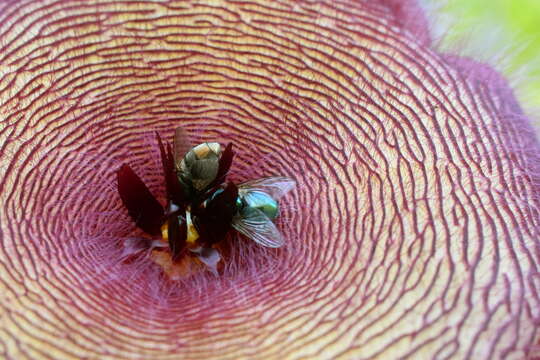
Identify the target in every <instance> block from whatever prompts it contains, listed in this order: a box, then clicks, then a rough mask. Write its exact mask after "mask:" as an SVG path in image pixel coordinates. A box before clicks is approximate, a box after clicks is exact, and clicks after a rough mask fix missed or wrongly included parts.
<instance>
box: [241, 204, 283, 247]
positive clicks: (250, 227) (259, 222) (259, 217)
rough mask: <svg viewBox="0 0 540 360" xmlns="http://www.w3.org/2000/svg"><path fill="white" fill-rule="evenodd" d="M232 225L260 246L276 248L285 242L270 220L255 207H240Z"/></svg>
mask: <svg viewBox="0 0 540 360" xmlns="http://www.w3.org/2000/svg"><path fill="white" fill-rule="evenodd" d="M232 226H233V228H234V229H236V231H238V232H240V233H241V234H244V235H245V236H247V237H248V238H250V239H252V240H253V241H255V242H256V243H258V244H260V245H262V246H266V247H270V248H278V247H281V246H283V244H284V242H285V240H284V239H283V236H282V235H281V233H280V232H279V230H278V229H277V228H276V225H274V223H273V222H272V220H270V219H269V218H268V217H267V216H266V215H265V214H264V213H263V212H262V211H261V210H259V209H256V208H252V207H245V208H244V209H242V211H241V212H240V214H239V215H238V216H236V217H235V218H234V219H233V222H232Z"/></svg>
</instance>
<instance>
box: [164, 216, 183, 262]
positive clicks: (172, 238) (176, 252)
mask: <svg viewBox="0 0 540 360" xmlns="http://www.w3.org/2000/svg"><path fill="white" fill-rule="evenodd" d="M167 231H168V238H169V239H168V240H169V247H170V251H171V255H172V260H173V261H177V260H179V259H180V258H181V257H182V256H183V255H185V251H186V237H187V226H186V221H185V219H181V220H180V219H179V213H173V214H171V215H169V217H168V218H167Z"/></svg>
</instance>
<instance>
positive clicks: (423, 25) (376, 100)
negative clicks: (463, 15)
mask: <svg viewBox="0 0 540 360" xmlns="http://www.w3.org/2000/svg"><path fill="white" fill-rule="evenodd" d="M427 24H428V22H427V21H426V18H425V16H424V14H423V13H422V12H421V10H420V8H419V6H418V5H417V3H416V2H415V1H412V0H309V1H308V0H245V1H224V0H197V1H188V0H186V1H169V0H163V1H161V0H160V1H137V0H135V1H122V2H119V1H105V0H96V1H91V2H87V1H68V0H58V1H54V0H42V1H37V0H25V1H8V0H4V1H0V49H1V51H0V72H1V76H0V110H1V120H0V174H1V175H0V260H1V261H0V314H1V316H0V329H1V330H2V333H1V336H0V345H1V355H0V357H2V358H6V359H17V360H18V359H51V358H54V359H152V360H165V359H186V360H192V359H223V360H231V359H235V360H236V359H280V360H281V359H534V358H535V357H538V356H539V355H540V341H539V336H540V335H539V333H540V245H539V244H540V241H539V239H540V171H539V164H540V157H539V148H538V140H537V137H536V135H535V134H534V131H533V129H532V127H531V125H530V121H529V119H527V117H526V116H525V115H524V113H523V111H522V110H521V107H520V105H519V104H518V102H517V101H516V100H515V98H514V95H513V92H512V90H511V89H510V88H509V86H508V84H507V82H506V80H505V79H502V78H501V77H500V76H499V75H498V74H497V73H496V72H495V71H494V70H493V69H492V68H491V67H489V66H487V65H484V64H479V63H478V62H475V61H474V60H471V59H468V58H464V57H461V56H459V54H445V53H440V52H439V51H438V50H437V49H436V46H435V45H434V44H433V42H432V36H431V34H430V31H429V28H428V26H427ZM472 36H483V34H473V35H472ZM179 126H181V127H183V128H184V129H185V131H186V133H187V134H188V135H189V137H190V139H191V140H192V141H193V143H200V142H202V141H207V140H208V139H212V140H211V141H216V142H219V143H221V144H227V143H229V142H234V162H233V163H232V165H231V169H230V171H229V173H228V175H227V180H228V181H231V182H233V183H236V184H239V183H241V182H242V181H243V180H249V179H257V178H260V177H262V176H271V175H280V176H289V177H292V178H294V179H295V180H297V182H298V186H297V188H296V190H295V191H294V193H291V194H289V195H287V196H285V197H284V198H283V199H282V200H280V205H283V206H281V208H280V217H279V218H278V221H277V222H276V226H277V227H278V228H279V230H280V232H281V233H282V234H283V236H284V237H285V240H286V241H285V243H286V245H285V247H284V248H281V249H279V250H277V251H274V250H273V249H267V248H264V247H261V246H258V245H257V244H255V243H253V242H249V241H242V239H238V240H239V241H231V242H230V244H231V246H228V247H226V248H225V249H224V250H223V252H222V255H223V258H227V260H228V261H227V262H222V264H223V268H222V269H221V268H220V269H219V276H215V275H214V274H212V273H211V272H209V271H198V272H197V271H192V270H193V269H191V268H190V267H189V266H187V265H186V264H184V263H182V262H181V261H178V262H172V261H171V259H170V256H169V257H168V258H167V257H161V258H160V260H162V264H163V266H169V268H173V270H174V267H180V265H182V264H184V265H186V266H185V268H182V271H183V272H181V271H178V273H185V274H193V275H192V276H189V277H187V276H184V277H181V280H179V281H170V279H169V278H167V277H166V276H163V271H162V268H161V267H160V266H158V265H156V263H155V261H154V260H155V257H157V256H160V255H163V254H164V253H166V251H162V250H163V249H159V250H158V249H156V251H152V255H151V256H150V258H149V257H148V256H133V257H132V259H131V260H130V261H129V262H128V263H125V262H122V257H123V254H124V251H125V250H126V249H127V250H140V253H141V254H143V253H144V254H146V252H145V250H144V247H145V246H146V243H145V241H140V239H139V236H140V235H141V234H140V233H137V231H135V230H136V227H135V226H134V224H133V221H132V220H131V219H130V217H127V216H126V210H125V209H124V205H123V202H122V199H121V198H120V197H119V196H118V192H117V174H116V172H117V170H118V169H119V168H120V167H121V166H122V164H129V166H131V167H132V168H133V169H136V170H137V174H138V176H139V177H140V179H142V180H143V181H144V183H145V184H146V185H147V187H148V190H149V191H151V193H152V194H154V195H155V197H156V198H157V200H159V201H160V202H161V203H162V204H165V203H166V201H167V198H168V197H169V198H170V197H171V195H170V194H171V193H173V191H172V190H169V191H166V189H165V186H164V185H163V184H164V179H163V173H164V167H163V164H162V160H161V158H160V151H155V147H153V146H152V145H153V144H154V143H155V131H158V132H159V133H160V134H163V135H164V134H172V133H174V130H175V129H176V128H177V127H179ZM167 136H170V135H167ZM163 148H164V153H165V154H167V158H168V159H170V158H171V157H172V155H171V152H172V150H171V151H169V147H168V146H167V145H165V144H163ZM175 151H178V152H182V151H183V149H181V150H175ZM168 164H169V163H168ZM166 167H170V164H169V165H167V164H166ZM124 172H125V174H127V178H128V179H131V178H134V176H132V175H131V172H130V171H129V170H125V171H124ZM137 181H138V180H137ZM128 183H131V180H130V181H128ZM141 188H142V187H141ZM167 194H169V195H167ZM149 198H150V197H149ZM148 201H149V202H150V203H154V201H152V200H148ZM129 202H131V200H129ZM134 203H135V204H137V203H139V201H134ZM225 203H226V202H225ZM153 206H154V207H156V209H157V205H156V204H155V203H154V205H153ZM137 211H141V210H137ZM144 211H146V210H144ZM131 212H132V213H133V214H136V212H135V207H133V210H132V211H131ZM136 218H138V216H135V219H136ZM156 218H157V217H156ZM135 221H136V220H135ZM156 224H157V220H156V221H152V222H151V224H149V225H148V230H149V231H150V232H152V233H154V232H156V231H157V230H156ZM179 225H180V223H179ZM180 232H182V231H180ZM178 244H179V245H180V246H179V249H182V241H181V240H180V242H179V243H178ZM154 245H156V246H161V245H162V244H154V243H152V245H151V246H154ZM233 245H234V246H233ZM175 252H176V250H175ZM205 252H210V253H209V254H203V256H202V257H201V258H202V259H203V260H204V261H206V262H207V263H210V264H215V263H216V261H217V260H218V259H219V258H218V256H216V253H212V252H211V250H205ZM180 253H181V251H180ZM167 255H168V254H167ZM196 260H197V259H195V261H196ZM204 261H201V262H204ZM188 265H190V266H191V263H188ZM199 265H200V266H201V267H202V266H204V265H203V264H199ZM193 266H194V267H195V268H196V267H197V266H198V265H197V264H196V263H195V265H193ZM195 270H196V269H195ZM171 271H172V270H171Z"/></svg>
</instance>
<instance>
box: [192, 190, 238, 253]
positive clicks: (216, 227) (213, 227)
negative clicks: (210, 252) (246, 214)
mask: <svg viewBox="0 0 540 360" xmlns="http://www.w3.org/2000/svg"><path fill="white" fill-rule="evenodd" d="M214 194H215V195H213V196H212V197H211V198H210V199H207V200H206V201H205V203H204V204H201V206H199V207H196V208H194V209H193V215H194V217H195V220H196V223H195V226H196V227H197V229H198V231H199V236H200V242H201V244H203V245H204V247H211V246H212V245H214V244H216V243H218V242H220V241H222V240H223V239H224V238H225V236H226V235H227V233H228V232H229V230H230V229H231V223H232V219H233V216H234V214H235V213H236V212H237V205H236V199H237V198H238V188H237V187H236V185H235V184H233V183H231V182H229V183H228V184H227V185H226V186H225V187H224V188H223V191H221V190H218V191H217V192H215V193H214Z"/></svg>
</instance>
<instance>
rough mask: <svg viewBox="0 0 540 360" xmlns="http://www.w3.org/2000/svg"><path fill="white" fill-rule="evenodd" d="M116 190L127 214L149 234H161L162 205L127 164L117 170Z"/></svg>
mask: <svg viewBox="0 0 540 360" xmlns="http://www.w3.org/2000/svg"><path fill="white" fill-rule="evenodd" d="M117 181H118V192H119V194H120V198H121V199H122V202H123V203H124V206H125V207H126V209H127V210H128V213H129V216H130V217H131V218H132V219H133V221H134V222H135V224H136V225H137V226H138V227H139V228H141V229H142V230H143V231H145V232H147V233H148V234H150V235H159V234H161V225H162V224H163V219H164V212H163V207H162V206H161V204H160V203H159V201H157V200H156V198H155V197H154V195H152V193H151V192H150V190H148V188H147V187H146V185H145V184H144V183H143V182H142V180H141V179H140V178H139V177H138V176H137V174H135V172H134V171H133V170H132V169H131V167H130V166H129V165H122V167H121V168H120V169H119V170H118V172H117Z"/></svg>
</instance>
